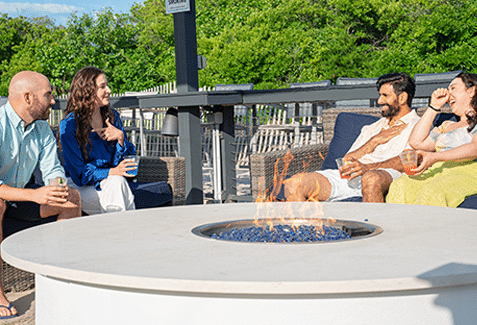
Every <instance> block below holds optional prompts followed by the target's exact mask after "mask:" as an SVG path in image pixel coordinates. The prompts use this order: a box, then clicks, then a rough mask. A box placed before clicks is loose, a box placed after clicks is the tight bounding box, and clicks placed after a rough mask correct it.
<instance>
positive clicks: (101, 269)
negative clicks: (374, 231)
mask: <svg viewBox="0 0 477 325" xmlns="http://www.w3.org/2000/svg"><path fill="white" fill-rule="evenodd" d="M272 206H273V207H274V208H276V209H278V210H280V211H284V210H285V209H289V208H291V209H292V210H294V211H297V210H298V209H299V208H300V207H303V205H302V204H291V205H289V204H283V203H274V204H273V205H272ZM305 206H306V207H314V206H315V204H312V203H309V204H306V205H305ZM323 210H324V216H325V217H326V218H335V219H340V220H352V221H359V222H369V223H371V224H374V225H378V226H380V227H382V228H383V229H384V232H383V233H382V234H380V235H377V236H374V237H370V238H366V239H359V240H351V241H345V242H333V243H321V244H249V243H237V242H224V241H217V240H213V239H209V238H204V237H200V236H197V235H194V234H192V232H191V230H192V229H193V228H195V227H197V226H200V225H204V224H208V223H215V222H222V221H225V220H231V221H232V220H243V219H253V217H254V215H255V213H256V211H257V207H256V205H255V204H251V203H246V204H225V205H204V206H184V207H172V208H159V209H150V210H139V211H131V212H127V213H111V214H105V215H100V216H92V217H84V218H79V219H76V220H69V221H63V222H57V223H53V224H48V225H44V226H40V227H35V228H32V229H28V230H25V231H22V232H19V233H17V234H15V235H13V236H11V237H9V238H7V239H6V240H5V241H4V242H3V244H2V256H3V258H4V259H5V260H6V261H7V262H8V263H10V264H12V265H13V266H16V267H18V268H21V269H24V270H27V271H30V272H34V273H36V317H37V319H36V324H37V325H42V324H48V325H54V324H194V325H195V324H208V325H210V324H380V325H381V324H475V320H476V319H477V308H475V302H476V301H477V254H476V253H477V248H476V247H477V236H475V232H474V231H473V229H477V212H476V211H474V210H466V209H451V208H436V207H423V206H404V205H390V204H387V205H385V204H365V203H329V204H324V205H323ZM307 213H309V212H307ZM260 217H261V218H263V215H261V216H260ZM273 217H276V216H273ZM308 217H312V215H308Z"/></svg>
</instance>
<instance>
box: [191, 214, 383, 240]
mask: <svg viewBox="0 0 477 325" xmlns="http://www.w3.org/2000/svg"><path fill="white" fill-rule="evenodd" d="M270 225H273V228H274V229H279V230H280V231H285V232H287V231H288V232H294V230H295V229H296V230H297V232H299V231H301V229H303V227H305V228H306V229H308V230H309V229H310V228H312V227H314V228H313V229H314V230H313V231H318V232H319V233H320V235H319V236H318V237H321V232H323V237H324V238H322V239H312V240H307V241H301V240H297V241H296V240H291V241H290V242H288V241H285V240H280V241H273V242H271V241H261V240H256V238H255V237H254V239H253V240H249V239H247V238H245V239H243V240H242V239H236V238H234V239H229V238H230V237H231V236H233V235H229V234H230V233H231V232H232V231H234V232H241V234H242V233H243V231H246V232H247V231H249V230H250V231H254V232H255V233H256V232H257V231H258V232H261V231H262V230H263V231H264V232H270V231H276V230H269V229H270ZM257 229H258V230H257ZM290 229H292V230H290ZM329 232H333V233H336V232H338V233H343V234H345V235H344V236H341V235H339V236H338V237H336V236H335V235H329ZM382 232H383V229H382V228H381V227H379V226H376V225H373V224H370V223H364V222H358V221H348V220H333V219H308V218H293V219H283V218H275V219H258V220H236V221H225V222H217V223H210V224H206V225H201V226H198V227H195V228H194V229H192V233H194V234H195V235H198V236H202V237H206V238H211V239H217V240H225V241H238V242H247V243H275V244H318V243H329V242H337V241H339V242H341V241H349V240H355V239H363V238H368V237H372V236H376V235H379V234H380V233H382ZM224 234H225V235H224ZM326 238H332V239H326Z"/></svg>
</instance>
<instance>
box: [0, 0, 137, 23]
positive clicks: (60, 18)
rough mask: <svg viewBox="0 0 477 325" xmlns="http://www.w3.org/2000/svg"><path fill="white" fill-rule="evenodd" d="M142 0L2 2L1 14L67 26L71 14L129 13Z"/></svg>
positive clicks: (19, 0)
mask: <svg viewBox="0 0 477 325" xmlns="http://www.w3.org/2000/svg"><path fill="white" fill-rule="evenodd" d="M135 2H137V3H142V2H143V1H142V0H82V1H78V0H76V1H75V0H26V1H22V0H10V1H9V0H0V13H3V14H5V13H6V14H8V16H9V17H17V16H19V15H22V16H25V17H29V18H33V17H41V16H48V17H50V18H52V19H54V20H55V21H56V24H57V25H59V24H63V25H65V24H66V22H67V19H68V17H69V16H70V14H71V13H73V12H77V13H80V14H82V13H86V14H91V13H94V12H95V11H100V10H101V9H103V8H106V7H109V8H112V9H113V11H114V12H116V13H127V12H129V10H130V9H131V7H132V6H133V4H134V3H135Z"/></svg>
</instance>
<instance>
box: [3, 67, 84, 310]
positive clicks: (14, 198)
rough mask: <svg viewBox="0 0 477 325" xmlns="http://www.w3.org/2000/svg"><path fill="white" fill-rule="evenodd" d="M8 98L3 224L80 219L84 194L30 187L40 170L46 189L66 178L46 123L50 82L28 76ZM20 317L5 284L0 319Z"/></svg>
mask: <svg viewBox="0 0 477 325" xmlns="http://www.w3.org/2000/svg"><path fill="white" fill-rule="evenodd" d="M8 93H9V95H8V102H7V103H6V104H5V105H3V106H1V107H0V222H2V223H3V219H4V218H9V217H13V218H15V216H18V217H19V218H21V220H25V219H27V220H33V221H34V220H38V219H41V218H47V217H50V216H57V220H64V219H69V218H74V217H78V216H80V215H81V198H80V195H79V193H78V191H77V190H73V189H70V188H69V187H68V186H67V185H66V184H65V186H58V185H48V186H43V187H39V188H25V185H26V184H27V183H28V181H29V180H30V178H31V176H32V174H33V171H34V169H35V167H36V166H37V165H39V167H40V170H41V172H42V176H43V181H44V182H45V184H48V181H49V180H50V179H57V178H58V177H62V178H64V179H65V178H66V177H65V172H64V170H63V167H62V166H61V164H60V161H59V160H58V156H57V151H56V139H55V137H54V135H53V132H52V131H51V129H50V126H49V125H48V122H47V121H46V120H47V119H48V116H49V114H50V109H51V107H52V106H53V104H54V103H55V100H54V99H53V96H52V91H51V85H50V82H49V81H48V79H47V78H46V77H45V76H44V75H42V74H39V73H36V72H32V71H23V72H20V73H18V74H16V75H15V76H14V77H13V78H12V80H11V82H10V86H9V88H8ZM0 225H1V224H0ZM0 240H3V231H2V227H0ZM0 272H1V268H0ZM0 275H1V274H0ZM16 316H18V315H17V311H16V309H15V307H13V306H12V305H11V303H10V302H9V301H8V300H7V298H6V296H5V293H4V289H3V284H2V283H1V281H0V319H5V318H12V317H16Z"/></svg>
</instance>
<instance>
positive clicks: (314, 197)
mask: <svg viewBox="0 0 477 325" xmlns="http://www.w3.org/2000/svg"><path fill="white" fill-rule="evenodd" d="M319 155H320V158H321V159H323V160H324V157H323V155H322V153H321V152H319ZM293 158H294V156H293V155H292V154H291V152H290V150H288V151H287V153H286V154H285V156H284V157H283V170H282V172H281V173H280V172H279V170H278V169H279V168H278V167H279V164H280V161H281V159H280V158H278V159H277V161H276V162H275V165H274V175H273V187H272V189H271V191H269V190H268V189H266V188H265V178H264V177H261V178H260V179H259V180H258V188H259V193H258V196H257V199H256V201H255V202H256V203H257V213H256V214H255V216H254V224H255V225H256V226H257V227H268V229H269V230H270V231H273V230H274V225H273V220H276V219H279V220H281V221H283V222H285V221H286V220H290V219H292V220H293V219H297V218H299V219H307V221H308V222H309V223H313V224H314V225H315V229H316V231H317V232H321V234H324V229H323V227H324V226H328V224H329V222H326V224H325V223H324V222H323V210H322V206H321V204H319V200H318V194H319V193H320V186H319V183H318V182H317V183H316V188H315V189H314V190H313V192H312V193H311V194H310V195H309V198H308V199H307V202H313V203H317V204H304V205H302V206H301V207H300V208H299V209H298V211H294V210H293V208H292V204H291V202H288V203H287V204H284V205H280V206H279V211H277V210H278V209H277V206H276V205H274V204H272V202H275V201H276V197H277V195H278V194H279V193H280V190H281V188H282V185H283V184H284V183H287V182H301V181H302V180H303V178H304V177H306V172H307V171H308V168H309V166H310V163H311V156H309V160H308V161H307V162H304V163H303V171H302V172H300V173H298V174H297V175H295V176H294V177H293V178H290V179H287V180H284V179H285V178H286V176H287V172H288V167H289V165H290V163H291V162H292V160H293ZM292 188H293V186H292ZM291 194H292V196H291V197H289V199H291V200H293V193H291ZM310 210H312V211H310ZM296 212H297V214H298V216H297V214H296ZM310 215H311V218H310ZM333 222H335V220H333V219H331V223H333ZM291 226H292V229H293V230H294V231H297V230H298V228H299V222H297V223H291Z"/></svg>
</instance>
